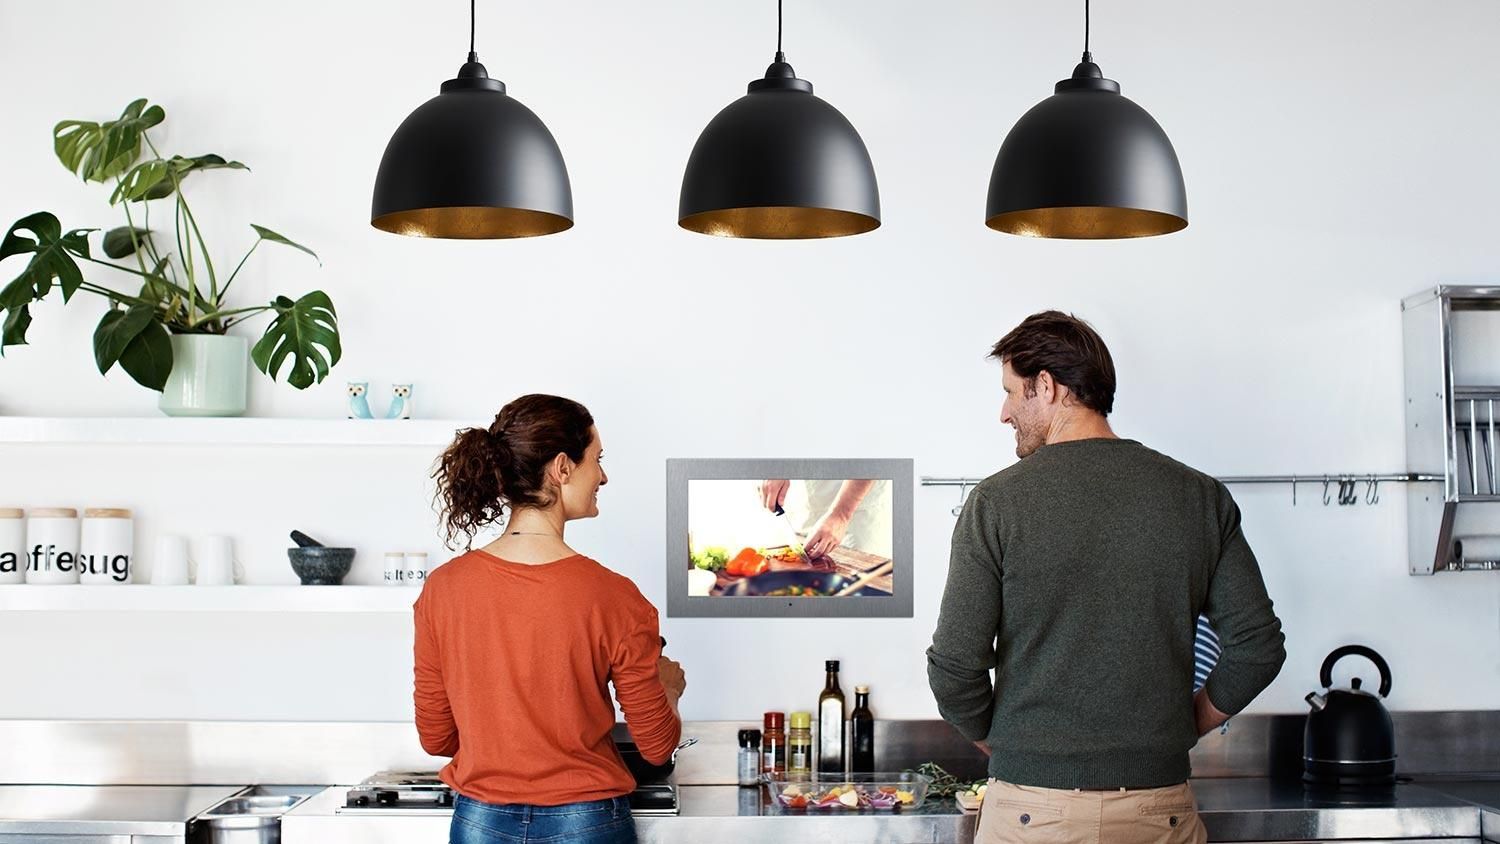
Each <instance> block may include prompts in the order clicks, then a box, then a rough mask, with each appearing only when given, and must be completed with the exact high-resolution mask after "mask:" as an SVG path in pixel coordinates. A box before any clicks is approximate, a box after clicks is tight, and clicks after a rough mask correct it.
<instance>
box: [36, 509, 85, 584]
mask: <svg viewBox="0 0 1500 844" xmlns="http://www.w3.org/2000/svg"><path fill="white" fill-rule="evenodd" d="M26 554H27V565H26V582H27V583H45V584H56V583H77V582H78V511H77V510H74V509H73V508H71V507H48V508H43V509H40V510H32V511H31V512H29V513H27V514H26Z"/></svg>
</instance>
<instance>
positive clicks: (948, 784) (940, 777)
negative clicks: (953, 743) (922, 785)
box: [908, 762, 987, 797]
mask: <svg viewBox="0 0 1500 844" xmlns="http://www.w3.org/2000/svg"><path fill="white" fill-rule="evenodd" d="M908 770H909V769H908ZM916 773H919V774H922V775H923V776H925V777H928V778H930V779H931V780H932V785H931V786H929V787H928V788H927V794H928V795H929V796H932V797H952V796H953V795H955V794H957V793H958V792H960V791H973V790H974V789H977V788H978V787H979V786H981V785H984V784H985V783H986V782H987V780H975V781H974V782H966V781H964V780H960V779H959V778H958V777H955V776H953V775H952V774H950V773H948V772H947V771H945V770H943V766H941V765H939V764H937V763H936V762H923V763H922V764H920V765H918V766H917V770H916Z"/></svg>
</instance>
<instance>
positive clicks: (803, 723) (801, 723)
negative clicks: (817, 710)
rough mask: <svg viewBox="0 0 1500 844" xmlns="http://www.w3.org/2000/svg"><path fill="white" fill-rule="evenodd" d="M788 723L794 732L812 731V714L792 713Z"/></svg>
mask: <svg viewBox="0 0 1500 844" xmlns="http://www.w3.org/2000/svg"><path fill="white" fill-rule="evenodd" d="M790 723H791V725H792V729H794V730H810V729H812V713H811V712H793V713H792V714H791V721H790Z"/></svg>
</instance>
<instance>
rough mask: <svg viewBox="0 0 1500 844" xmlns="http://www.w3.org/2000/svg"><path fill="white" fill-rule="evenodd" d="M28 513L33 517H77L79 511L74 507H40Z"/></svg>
mask: <svg viewBox="0 0 1500 844" xmlns="http://www.w3.org/2000/svg"><path fill="white" fill-rule="evenodd" d="M26 515H28V516H30V517H32V518H33V519H76V518H78V511H77V510H75V509H73V508H72V507H38V508H36V509H34V510H32V511H31V512H29V513H27V514H26Z"/></svg>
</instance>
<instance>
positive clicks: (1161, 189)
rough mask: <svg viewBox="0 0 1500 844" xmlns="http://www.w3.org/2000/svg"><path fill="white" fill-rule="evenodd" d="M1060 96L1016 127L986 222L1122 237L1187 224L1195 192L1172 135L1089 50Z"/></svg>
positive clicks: (999, 160)
mask: <svg viewBox="0 0 1500 844" xmlns="http://www.w3.org/2000/svg"><path fill="white" fill-rule="evenodd" d="M1088 16H1089V12H1088V2H1087V0H1085V3H1084V36H1083V62H1082V63H1080V64H1079V65H1078V66H1077V67H1076V68H1074V69H1073V76H1072V78H1070V79H1064V80H1062V81H1061V82H1059V83H1057V89H1056V93H1054V94H1053V95H1052V96H1050V97H1048V98H1047V99H1045V100H1042V101H1041V102H1040V103H1037V104H1036V105H1035V106H1033V107H1032V109H1031V110H1030V111H1028V112H1026V113H1025V114H1024V115H1022V116H1021V119H1020V120H1018V121H1016V125H1015V127H1014V128H1012V129H1011V130H1010V134H1009V135H1006V136H1005V142H1004V143H1003V144H1001V145H1000V154H999V155H998V156H996V158H995V169H994V171H993V172H992V173H991V174H990V193H989V202H988V204H987V207H986V210H985V215H984V217H985V225H987V226H989V227H990V228H992V229H995V230H996V231H1002V232H1009V233H1010V234H1019V235H1029V236H1032V237H1055V238H1075V239H1092V238H1123V237H1149V236H1151V235H1158V234H1170V233H1172V232H1175V231H1180V230H1181V229H1183V228H1186V227H1187V224H1188V220H1187V189H1186V188H1185V187H1184V186H1183V183H1182V167H1181V165H1179V164H1178V163H1177V152H1176V151H1175V150H1173V149H1172V142H1171V141H1170V140H1168V138H1167V133H1166V132H1164V131H1162V128H1161V126H1160V125H1159V124H1157V122H1156V121H1155V120H1154V119H1152V117H1151V115H1150V114H1148V113H1147V112H1146V110H1145V109H1143V108H1141V107H1140V106H1138V105H1136V104H1135V103H1133V102H1131V101H1130V100H1128V99H1126V98H1125V97H1123V96H1121V95H1120V85H1119V83H1118V82H1115V81H1114V80H1112V79H1105V78H1104V73H1103V72H1102V71H1100V70H1099V66H1098V65H1096V64H1094V60H1093V54H1092V53H1090V52H1089V45H1088Z"/></svg>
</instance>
